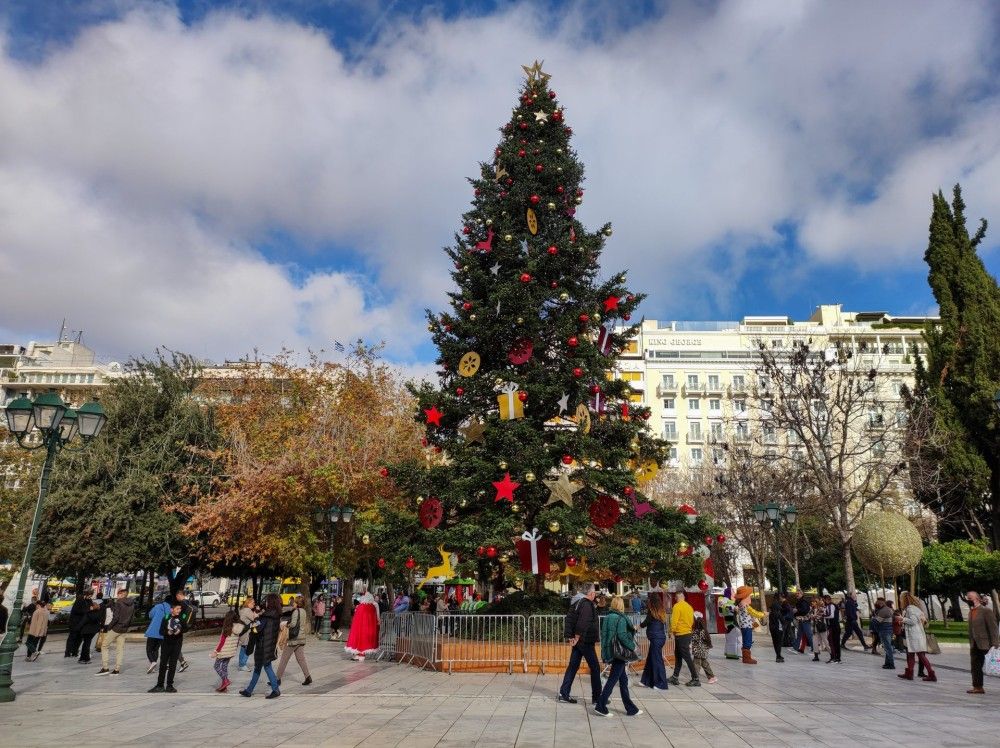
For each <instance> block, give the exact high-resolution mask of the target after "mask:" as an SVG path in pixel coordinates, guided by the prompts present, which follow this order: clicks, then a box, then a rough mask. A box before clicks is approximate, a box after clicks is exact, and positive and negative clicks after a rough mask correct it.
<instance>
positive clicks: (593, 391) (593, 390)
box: [590, 384, 601, 395]
mask: <svg viewBox="0 0 1000 748" xmlns="http://www.w3.org/2000/svg"><path fill="white" fill-rule="evenodd" d="M600 391H601V386H600V385H597V384H592V385H590V394H591V395H596V394H598V393H599V392H600Z"/></svg>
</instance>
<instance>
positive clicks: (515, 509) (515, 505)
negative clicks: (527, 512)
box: [510, 504, 521, 514]
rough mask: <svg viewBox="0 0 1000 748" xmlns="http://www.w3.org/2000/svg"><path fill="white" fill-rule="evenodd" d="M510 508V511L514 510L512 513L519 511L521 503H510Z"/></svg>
mask: <svg viewBox="0 0 1000 748" xmlns="http://www.w3.org/2000/svg"><path fill="white" fill-rule="evenodd" d="M510 510H511V511H512V512H514V514H517V513H518V512H519V511H521V505H520V504H511V505H510Z"/></svg>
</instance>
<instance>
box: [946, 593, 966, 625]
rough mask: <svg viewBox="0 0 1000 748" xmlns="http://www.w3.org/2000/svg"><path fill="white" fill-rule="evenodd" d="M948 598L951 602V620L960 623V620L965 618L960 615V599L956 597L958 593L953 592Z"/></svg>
mask: <svg viewBox="0 0 1000 748" xmlns="http://www.w3.org/2000/svg"><path fill="white" fill-rule="evenodd" d="M949 600H950V602H951V615H952V620H953V621H958V622H959V623H961V622H962V621H964V620H965V617H964V616H963V615H962V608H961V607H960V605H959V603H960V602H961V601H960V600H959V599H958V593H957V592H955V593H954V594H952V596H951V597H950V598H949Z"/></svg>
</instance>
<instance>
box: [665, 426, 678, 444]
mask: <svg viewBox="0 0 1000 748" xmlns="http://www.w3.org/2000/svg"><path fill="white" fill-rule="evenodd" d="M663 438H664V439H666V440H667V441H668V442H675V441H677V421H665V422H664V424H663Z"/></svg>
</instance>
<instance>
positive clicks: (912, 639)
mask: <svg viewBox="0 0 1000 748" xmlns="http://www.w3.org/2000/svg"><path fill="white" fill-rule="evenodd" d="M913 597H914V596H913V595H911V594H910V593H909V592H904V593H903V594H902V596H901V597H900V604H901V605H902V606H903V626H904V627H905V629H906V670H904V671H903V672H902V673H900V674H899V675H898V676H896V677H898V678H903V679H904V680H913V664H914V660H915V659H919V660H920V664H922V665H923V666H924V671H925V672H924V675H923V677H922V678H921V680H924V681H927V682H928V683H934V682H936V681H937V676H936V675H935V674H934V668H932V667H931V663H930V660H928V659H927V635H926V634H925V633H924V624H926V623H927V617H926V616H925V615H924V614H923V611H921V610H920V606H918V605H917V604H916V603H914V601H913Z"/></svg>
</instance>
